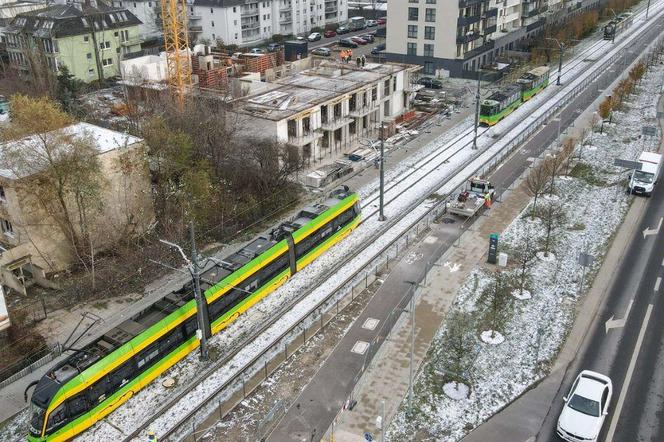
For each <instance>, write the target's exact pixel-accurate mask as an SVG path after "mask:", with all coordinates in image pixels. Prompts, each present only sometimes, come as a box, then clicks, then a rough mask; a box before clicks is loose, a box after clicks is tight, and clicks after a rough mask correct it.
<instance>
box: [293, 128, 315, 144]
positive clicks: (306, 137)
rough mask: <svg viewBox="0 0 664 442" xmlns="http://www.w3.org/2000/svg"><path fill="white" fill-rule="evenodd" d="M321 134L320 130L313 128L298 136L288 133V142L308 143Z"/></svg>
mask: <svg viewBox="0 0 664 442" xmlns="http://www.w3.org/2000/svg"><path fill="white" fill-rule="evenodd" d="M322 136H323V134H322V133H321V132H316V131H315V130H313V131H309V132H307V133H304V134H302V135H300V136H299V137H298V136H292V135H290V134H289V135H288V143H290V144H294V145H296V146H304V145H305V144H309V143H311V142H312V141H314V140H317V139H318V138H322Z"/></svg>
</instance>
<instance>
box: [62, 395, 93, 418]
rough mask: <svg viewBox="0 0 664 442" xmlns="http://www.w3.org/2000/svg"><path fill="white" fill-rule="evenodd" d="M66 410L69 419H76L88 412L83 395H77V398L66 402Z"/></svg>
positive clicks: (86, 400)
mask: <svg viewBox="0 0 664 442" xmlns="http://www.w3.org/2000/svg"><path fill="white" fill-rule="evenodd" d="M67 408H68V411H69V417H70V418H75V417H78V416H80V415H81V414H83V413H85V412H86V411H87V410H88V399H87V398H86V397H85V394H84V393H83V394H79V395H78V396H75V397H73V398H71V399H69V400H67Z"/></svg>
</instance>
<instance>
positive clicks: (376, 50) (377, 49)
mask: <svg viewBox="0 0 664 442" xmlns="http://www.w3.org/2000/svg"><path fill="white" fill-rule="evenodd" d="M384 50H385V43H381V44H379V45H377V46H374V47H373V49H372V50H371V54H372V55H378V53H379V52H380V51H384Z"/></svg>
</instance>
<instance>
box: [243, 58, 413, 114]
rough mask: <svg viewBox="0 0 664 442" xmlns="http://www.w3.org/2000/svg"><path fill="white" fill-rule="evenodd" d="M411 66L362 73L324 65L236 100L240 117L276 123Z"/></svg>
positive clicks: (381, 66)
mask: <svg viewBox="0 0 664 442" xmlns="http://www.w3.org/2000/svg"><path fill="white" fill-rule="evenodd" d="M410 67H411V65H404V64H396V63H394V64H392V63H390V64H378V63H367V64H366V65H365V67H364V69H360V68H357V67H355V66H351V65H346V64H340V63H336V62H324V63H321V64H320V65H319V67H318V68H313V69H307V70H304V71H302V72H299V73H296V74H294V75H291V76H288V77H284V78H281V79H279V80H276V81H275V82H274V83H272V86H273V87H272V89H271V90H269V91H267V92H262V93H259V94H256V95H250V96H248V97H243V98H241V99H238V100H236V102H235V103H236V104H237V109H238V111H239V112H241V113H243V114H249V115H253V116H258V117H260V118H264V119H268V120H273V121H279V120H283V119H285V118H288V117H290V116H292V115H295V114H297V113H300V112H303V111H306V110H307V109H310V108H312V107H315V106H317V105H319V104H321V103H325V102H326V101H330V100H333V99H335V98H336V97H340V96H342V95H344V94H346V93H349V92H352V91H356V90H360V89H362V88H363V87H369V86H370V85H372V84H375V83H376V82H378V81H379V80H383V79H385V78H387V77H389V76H390V75H392V74H395V73H397V72H400V71H405V70H408V69H409V68H410Z"/></svg>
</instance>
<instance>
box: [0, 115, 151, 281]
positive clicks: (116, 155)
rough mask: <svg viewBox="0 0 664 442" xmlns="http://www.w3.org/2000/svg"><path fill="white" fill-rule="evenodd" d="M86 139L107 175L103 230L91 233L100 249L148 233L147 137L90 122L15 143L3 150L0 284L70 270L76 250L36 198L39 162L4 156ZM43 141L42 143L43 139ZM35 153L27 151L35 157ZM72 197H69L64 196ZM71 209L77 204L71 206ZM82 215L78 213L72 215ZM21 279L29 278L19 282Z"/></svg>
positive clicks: (101, 193)
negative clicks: (15, 161)
mask: <svg viewBox="0 0 664 442" xmlns="http://www.w3.org/2000/svg"><path fill="white" fill-rule="evenodd" d="M77 137H85V138H86V139H90V140H92V141H93V144H94V147H95V148H96V150H97V151H98V160H99V164H100V167H101V176H103V180H102V185H101V190H100V195H101V197H100V200H101V201H102V206H101V209H100V210H101V211H100V212H99V213H98V215H97V216H98V218H97V219H101V220H103V229H96V230H95V231H94V232H93V233H91V235H94V237H93V238H92V241H93V243H94V244H95V247H96V248H97V249H98V250H97V253H99V252H100V251H103V250H104V248H105V247H107V246H108V245H109V244H113V243H114V242H115V241H116V240H117V239H118V238H120V237H125V236H127V235H128V234H129V235H130V236H131V235H138V234H141V233H143V232H144V231H145V230H146V229H147V228H148V227H149V225H150V224H151V223H152V222H153V220H154V209H153V204H152V194H151V182H150V173H149V170H148V164H147V150H146V146H145V144H144V142H143V140H142V139H140V138H137V137H133V136H130V135H127V134H123V133H120V132H115V131H112V130H109V129H104V128H101V127H98V126H94V125H91V124H87V123H78V124H74V125H72V126H69V127H66V128H63V129H61V130H59V131H54V132H51V133H47V134H40V137H39V141H38V140H37V138H36V137H34V136H33V137H28V138H25V139H23V140H17V141H15V142H12V146H11V147H10V148H8V149H6V147H5V146H3V147H2V148H1V149H2V150H0V159H2V163H1V164H2V165H3V166H2V168H1V169H0V282H1V283H2V284H4V285H7V286H10V287H12V288H14V289H16V290H20V285H21V284H20V283H19V281H18V280H20V279H21V278H18V280H17V279H16V278H13V279H12V277H11V275H12V274H13V275H14V276H18V275H30V277H39V276H40V275H41V277H42V278H43V275H44V274H46V273H49V272H56V271H61V270H63V269H66V268H67V267H68V266H69V265H70V264H71V263H72V262H73V261H74V260H75V254H74V251H73V250H72V247H71V244H70V242H69V241H68V240H67V238H66V237H65V236H64V235H63V233H62V229H61V228H60V227H59V226H58V222H57V221H56V220H55V219H53V218H52V217H51V215H50V214H49V213H48V212H47V211H45V210H44V209H43V205H42V204H41V203H36V202H35V193H34V188H33V186H37V185H38V183H39V180H38V178H39V173H40V171H41V170H43V169H41V170H40V169H39V166H38V165H37V164H39V162H38V161H35V162H34V163H33V164H32V166H31V167H30V168H29V169H28V168H27V167H25V166H23V165H22V164H16V165H15V166H12V164H13V162H12V161H11V160H9V159H7V158H4V157H3V156H2V155H3V154H4V152H5V151H7V152H12V151H15V150H16V149H28V150H29V152H33V153H34V155H39V152H41V151H42V148H40V147H39V146H38V145H39V143H58V144H60V142H62V141H64V140H72V139H74V140H75V139H76V138H77ZM41 140H43V141H41ZM33 153H30V154H26V157H28V155H33ZM68 198H71V195H65V199H68ZM69 207H70V208H72V207H76V205H75V204H70V205H69ZM71 216H72V217H73V218H74V219H78V217H79V214H78V213H73V212H72V213H71ZM20 282H22V283H24V282H26V281H20Z"/></svg>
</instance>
